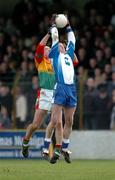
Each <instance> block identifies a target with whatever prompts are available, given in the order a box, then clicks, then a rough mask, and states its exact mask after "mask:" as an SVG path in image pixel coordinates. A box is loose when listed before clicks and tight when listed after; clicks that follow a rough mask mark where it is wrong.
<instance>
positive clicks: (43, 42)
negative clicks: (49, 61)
mask: <svg viewBox="0 0 115 180" xmlns="http://www.w3.org/2000/svg"><path fill="white" fill-rule="evenodd" d="M49 37H50V34H49V33H47V34H46V35H45V36H44V37H43V39H42V40H41V41H40V43H39V44H40V45H46V44H47V42H48V39H49Z"/></svg>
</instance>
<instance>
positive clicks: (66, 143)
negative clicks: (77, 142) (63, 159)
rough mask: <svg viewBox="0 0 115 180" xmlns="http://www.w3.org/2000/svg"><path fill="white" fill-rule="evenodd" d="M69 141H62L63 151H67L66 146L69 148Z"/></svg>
mask: <svg viewBox="0 0 115 180" xmlns="http://www.w3.org/2000/svg"><path fill="white" fill-rule="evenodd" d="M69 142H70V141H69V139H63V141H62V150H63V151H66V150H67V149H68V146H69Z"/></svg>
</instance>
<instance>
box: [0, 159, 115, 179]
mask: <svg viewBox="0 0 115 180" xmlns="http://www.w3.org/2000/svg"><path fill="white" fill-rule="evenodd" d="M0 180H115V161H112V160H74V161H72V163H71V164H67V163H66V162H64V161H62V160H60V161H59V162H57V164H55V165H52V164H50V163H49V162H47V161H45V160H23V159H22V160H0Z"/></svg>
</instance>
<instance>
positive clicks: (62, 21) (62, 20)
mask: <svg viewBox="0 0 115 180" xmlns="http://www.w3.org/2000/svg"><path fill="white" fill-rule="evenodd" d="M55 22H56V25H57V27H58V28H64V27H65V26H66V25H67V22H68V21H67V17H66V16H65V15H64V14H58V15H57V17H56V19H55Z"/></svg>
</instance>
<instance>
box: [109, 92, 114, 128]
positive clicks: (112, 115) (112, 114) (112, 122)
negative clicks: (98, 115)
mask: <svg viewBox="0 0 115 180" xmlns="http://www.w3.org/2000/svg"><path fill="white" fill-rule="evenodd" d="M110 129H113V130H115V89H114V90H113V91H112V111H111V122H110Z"/></svg>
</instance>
